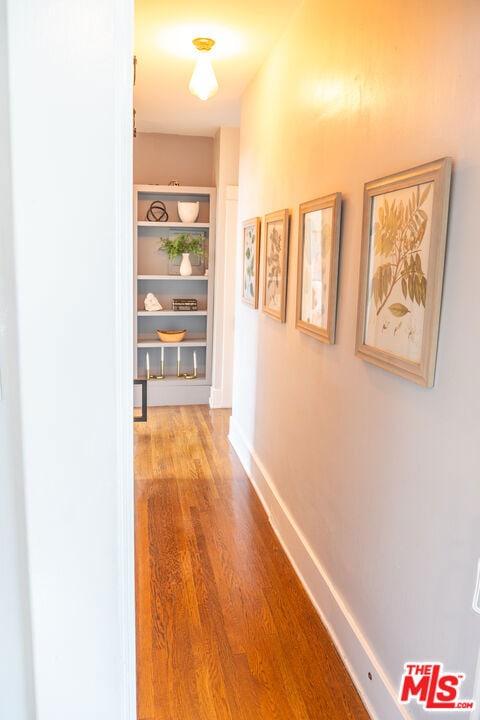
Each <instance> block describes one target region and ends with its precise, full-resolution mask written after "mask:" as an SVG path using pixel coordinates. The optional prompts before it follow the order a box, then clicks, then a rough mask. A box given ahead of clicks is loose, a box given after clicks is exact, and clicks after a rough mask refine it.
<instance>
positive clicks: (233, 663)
mask: <svg viewBox="0 0 480 720" xmlns="http://www.w3.org/2000/svg"><path fill="white" fill-rule="evenodd" d="M229 414H230V412H229V411H225V410H213V411H212V410H210V409H209V408H208V407H206V406H193V407H192V406H191V407H169V408H150V409H149V421H148V423H146V424H143V423H136V424H135V457H136V461H135V476H136V480H135V507H136V530H135V534H136V596H137V686H138V720H270V719H272V720H368V717H369V716H368V714H367V713H366V711H365V709H364V707H363V705H362V703H361V700H360V698H359V696H358V694H357V692H356V690H355V688H354V686H353V684H352V682H351V680H350V678H349V676H348V674H347V672H346V670H345V668H344V667H343V665H342V662H341V660H340V658H339V656H338V654H337V652H336V650H335V648H334V646H333V643H332V642H331V640H330V639H329V637H328V635H327V633H326V631H325V629H324V627H323V625H322V623H321V622H320V620H319V618H318V616H317V614H316V613H315V611H314V609H313V607H312V605H311V603H310V601H309V599H308V597H307V596H306V594H305V592H304V590H303V588H302V587H301V585H300V583H299V581H298V580H297V578H296V576H295V574H294V572H293V569H292V567H291V566H290V564H289V562H288V560H287V559H286V557H285V555H284V553H283V550H282V549H281V547H280V545H279V543H278V541H277V539H276V537H275V535H274V533H273V531H272V529H271V527H270V525H269V523H268V520H267V518H266V515H265V512H264V510H263V508H262V506H261V504H260V502H259V500H258V498H257V497H256V495H255V493H254V491H253V490H252V488H251V486H250V484H249V482H248V479H247V478H246V476H245V473H244V471H243V469H242V467H241V465H240V462H239V460H238V458H237V457H236V455H235V453H234V452H233V450H232V449H231V447H230V446H229V444H228V441H227V439H226V436H227V433H228V421H229Z"/></svg>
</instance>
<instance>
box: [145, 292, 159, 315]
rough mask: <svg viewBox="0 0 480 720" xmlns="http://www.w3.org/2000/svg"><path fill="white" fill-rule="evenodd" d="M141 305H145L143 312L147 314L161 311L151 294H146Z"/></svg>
mask: <svg viewBox="0 0 480 720" xmlns="http://www.w3.org/2000/svg"><path fill="white" fill-rule="evenodd" d="M143 304H144V305H145V310H147V311H148V312H158V311H159V310H163V308H162V306H161V305H160V303H159V302H158V300H157V298H156V297H155V295H154V294H153V293H148V295H147V296H146V297H145V300H144V303H143Z"/></svg>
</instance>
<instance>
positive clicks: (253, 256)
mask: <svg viewBox="0 0 480 720" xmlns="http://www.w3.org/2000/svg"><path fill="white" fill-rule="evenodd" d="M242 247H243V252H242V258H243V271H242V300H243V302H245V303H247V305H251V306H252V307H254V308H257V307H258V270H259V265H260V262H259V261H260V218H259V217H256V218H252V219H251V220H245V221H244V223H243V246H242Z"/></svg>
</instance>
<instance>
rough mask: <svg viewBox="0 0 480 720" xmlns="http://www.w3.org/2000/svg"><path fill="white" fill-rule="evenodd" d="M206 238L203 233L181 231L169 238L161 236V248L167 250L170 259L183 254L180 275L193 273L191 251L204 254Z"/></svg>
mask: <svg viewBox="0 0 480 720" xmlns="http://www.w3.org/2000/svg"><path fill="white" fill-rule="evenodd" d="M204 240H205V238H204V237H203V235H198V234H197V235H193V234H192V233H181V234H180V235H174V236H172V237H168V238H160V245H159V250H165V251H166V253H167V255H168V258H169V260H175V258H176V257H177V256H179V255H181V256H182V262H181V265H180V275H184V276H186V275H191V274H192V265H191V263H190V253H194V254H195V255H204V254H205V250H204V248H203V243H204Z"/></svg>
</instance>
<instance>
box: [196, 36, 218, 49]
mask: <svg viewBox="0 0 480 720" xmlns="http://www.w3.org/2000/svg"><path fill="white" fill-rule="evenodd" d="M192 43H193V44H194V45H195V47H196V48H197V50H199V51H200V52H208V51H209V50H211V49H212V47H213V46H214V45H215V40H212V38H203V37H199V38H195V40H192Z"/></svg>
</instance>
